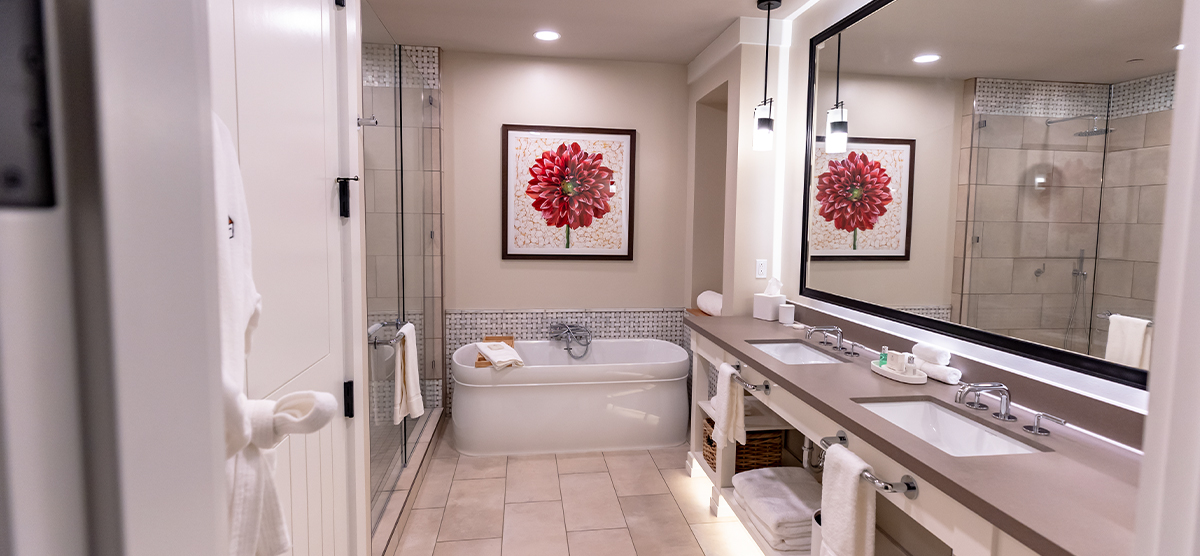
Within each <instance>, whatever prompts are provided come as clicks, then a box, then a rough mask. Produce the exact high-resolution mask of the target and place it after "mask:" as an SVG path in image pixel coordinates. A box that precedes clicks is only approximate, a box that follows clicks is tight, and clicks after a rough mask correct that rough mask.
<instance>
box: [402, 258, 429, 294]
mask: <svg viewBox="0 0 1200 556" xmlns="http://www.w3.org/2000/svg"><path fill="white" fill-rule="evenodd" d="M404 295H405V296H406V297H409V298H418V299H419V298H423V297H425V258H424V257H422V256H420V255H405V257H404Z"/></svg>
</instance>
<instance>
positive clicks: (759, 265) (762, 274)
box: [754, 259, 767, 278]
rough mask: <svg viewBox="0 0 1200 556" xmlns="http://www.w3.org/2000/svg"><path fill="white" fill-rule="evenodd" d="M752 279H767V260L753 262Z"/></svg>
mask: <svg viewBox="0 0 1200 556" xmlns="http://www.w3.org/2000/svg"><path fill="white" fill-rule="evenodd" d="M754 277H755V278H766V277H767V260H766V259H755V261H754Z"/></svg>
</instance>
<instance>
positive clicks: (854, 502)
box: [820, 444, 875, 556]
mask: <svg viewBox="0 0 1200 556" xmlns="http://www.w3.org/2000/svg"><path fill="white" fill-rule="evenodd" d="M870 470H871V466H869V465H867V464H866V462H864V461H863V460H862V459H861V458H859V457H858V456H856V455H854V452H851V451H850V450H847V449H846V447H845V446H842V445H841V444H834V445H833V446H830V447H829V450H827V451H826V452H825V474H824V476H823V479H824V481H823V483H824V489H822V492H821V554H820V556H874V555H875V488H874V487H872V486H871V485H870V484H868V483H867V482H866V481H864V480H863V479H862V472H863V471H870Z"/></svg>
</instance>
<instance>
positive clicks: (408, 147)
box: [395, 127, 424, 172]
mask: <svg viewBox="0 0 1200 556" xmlns="http://www.w3.org/2000/svg"><path fill="white" fill-rule="evenodd" d="M396 149H397V151H396V155H395V156H396V158H397V159H398V160H400V161H401V164H403V165H404V166H403V170H404V171H406V172H407V171H414V170H416V171H421V170H423V169H424V168H423V167H422V164H423V163H424V159H423V157H422V154H421V128H418V127H403V128H400V144H398V145H396Z"/></svg>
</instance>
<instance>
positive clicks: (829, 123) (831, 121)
mask: <svg viewBox="0 0 1200 556" xmlns="http://www.w3.org/2000/svg"><path fill="white" fill-rule="evenodd" d="M833 87H834V88H833V91H834V92H833V98H834V103H833V108H830V109H829V112H828V113H826V114H825V152H827V153H829V154H842V153H844V152H846V143H847V142H849V139H850V121H849V119H848V117H847V115H846V105H845V104H843V103H842V34H841V33H838V52H837V77H836V80H835V81H834V86H833Z"/></svg>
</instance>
